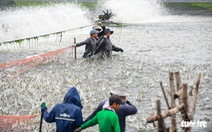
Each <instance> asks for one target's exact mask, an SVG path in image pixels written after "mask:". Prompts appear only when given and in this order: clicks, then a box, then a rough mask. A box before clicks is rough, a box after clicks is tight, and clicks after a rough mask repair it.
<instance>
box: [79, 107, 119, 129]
mask: <svg viewBox="0 0 212 132" xmlns="http://www.w3.org/2000/svg"><path fill="white" fill-rule="evenodd" d="M96 124H99V131H100V132H121V129H120V126H119V120H118V116H117V115H116V113H115V112H114V111H113V110H107V109H106V110H101V111H100V112H98V113H97V114H96V115H95V116H94V117H93V118H92V119H90V120H89V121H87V122H86V123H84V124H82V125H81V127H80V128H81V129H85V128H87V127H90V126H94V125H96Z"/></svg>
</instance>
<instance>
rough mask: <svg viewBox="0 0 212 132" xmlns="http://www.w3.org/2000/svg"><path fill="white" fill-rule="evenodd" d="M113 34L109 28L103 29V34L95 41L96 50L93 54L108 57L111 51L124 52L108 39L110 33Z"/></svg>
mask: <svg viewBox="0 0 212 132" xmlns="http://www.w3.org/2000/svg"><path fill="white" fill-rule="evenodd" d="M111 34H113V31H111V30H110V29H109V28H106V29H105V31H104V36H102V37H100V38H99V39H98V42H97V44H98V45H97V46H96V50H95V52H94V54H100V55H103V56H107V57H110V56H111V54H112V51H116V52H119V51H120V52H124V50H123V49H122V48H118V47H116V46H114V45H113V44H112V42H111V40H110V35H111Z"/></svg>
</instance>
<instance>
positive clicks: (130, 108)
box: [84, 90, 137, 132]
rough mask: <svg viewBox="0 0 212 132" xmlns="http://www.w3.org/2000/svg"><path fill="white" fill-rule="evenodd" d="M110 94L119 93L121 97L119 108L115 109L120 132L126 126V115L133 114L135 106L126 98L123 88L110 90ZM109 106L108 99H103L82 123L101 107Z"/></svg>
mask: <svg viewBox="0 0 212 132" xmlns="http://www.w3.org/2000/svg"><path fill="white" fill-rule="evenodd" d="M110 94H111V95H114V94H116V95H119V96H120V97H121V100H122V103H121V104H120V107H119V109H118V110H117V111H116V114H117V115H118V118H119V124H120V128H121V132H125V126H126V117H127V116H130V115H134V114H136V113H137V109H136V107H135V106H134V105H133V104H131V103H130V101H128V100H127V98H126V97H127V96H129V94H127V92H126V91H125V90H114V91H110ZM108 107H109V100H108V99H107V100H104V101H102V102H101V103H100V104H99V106H98V107H97V108H96V109H95V110H94V112H93V113H92V114H91V115H90V116H88V117H87V118H86V119H85V121H84V123H85V122H87V121H88V120H90V119H91V118H93V117H94V116H95V115H96V114H97V113H98V112H99V111H101V110H102V109H105V108H108Z"/></svg>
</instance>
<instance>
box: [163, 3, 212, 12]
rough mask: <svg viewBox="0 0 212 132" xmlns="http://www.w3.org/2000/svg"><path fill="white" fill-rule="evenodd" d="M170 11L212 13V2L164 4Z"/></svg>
mask: <svg viewBox="0 0 212 132" xmlns="http://www.w3.org/2000/svg"><path fill="white" fill-rule="evenodd" d="M164 5H165V7H167V8H169V9H192V10H208V11H210V12H212V2H188V3H178V2H177V3H174V2H173V3H164Z"/></svg>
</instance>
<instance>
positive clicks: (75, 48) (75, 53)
mask: <svg viewBox="0 0 212 132" xmlns="http://www.w3.org/2000/svg"><path fill="white" fill-rule="evenodd" d="M74 44H76V38H75V37H74ZM74 59H75V60H77V47H76V46H75V47H74Z"/></svg>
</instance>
